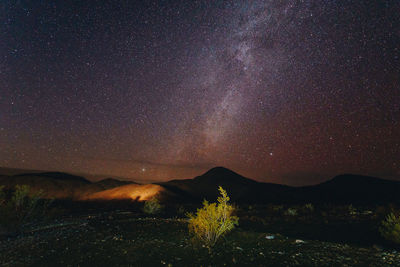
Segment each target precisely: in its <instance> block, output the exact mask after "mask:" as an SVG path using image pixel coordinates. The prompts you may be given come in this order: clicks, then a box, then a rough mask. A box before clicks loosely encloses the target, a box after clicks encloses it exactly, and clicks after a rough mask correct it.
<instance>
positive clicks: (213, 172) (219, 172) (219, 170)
mask: <svg viewBox="0 0 400 267" xmlns="http://www.w3.org/2000/svg"><path fill="white" fill-rule="evenodd" d="M202 176H241V175H239V174H237V173H236V172H234V171H231V170H229V169H227V168H225V167H214V168H212V169H210V170H208V171H207V172H206V173H204V174H203V175H202Z"/></svg>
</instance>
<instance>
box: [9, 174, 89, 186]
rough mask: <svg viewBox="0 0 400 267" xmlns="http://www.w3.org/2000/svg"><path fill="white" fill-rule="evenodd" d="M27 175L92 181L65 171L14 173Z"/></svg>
mask: <svg viewBox="0 0 400 267" xmlns="http://www.w3.org/2000/svg"><path fill="white" fill-rule="evenodd" d="M26 176H40V177H49V178H52V179H55V180H61V181H76V182H81V183H85V184H90V183H91V182H90V181H88V180H86V178H84V177H81V176H77V175H72V174H69V173H65V172H42V173H23V174H17V175H14V177H26Z"/></svg>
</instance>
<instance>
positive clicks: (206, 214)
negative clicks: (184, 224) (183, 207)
mask: <svg viewBox="0 0 400 267" xmlns="http://www.w3.org/2000/svg"><path fill="white" fill-rule="evenodd" d="M218 190H219V192H220V194H221V196H220V197H218V204H217V203H211V204H210V203H208V201H207V200H204V202H203V207H202V208H201V209H198V210H197V212H196V214H192V213H188V214H187V215H188V217H189V231H190V232H191V233H192V234H194V236H195V238H197V239H199V240H200V241H202V242H204V244H205V245H206V246H208V247H209V248H210V247H212V246H214V245H215V243H216V242H217V241H218V239H219V238H220V237H221V236H223V235H225V234H226V233H228V232H230V231H231V230H232V229H233V228H234V227H235V225H238V221H239V218H238V217H236V216H233V215H232V213H233V211H234V207H233V206H232V205H230V204H228V201H229V197H228V194H227V193H226V191H225V190H224V189H223V188H222V187H221V186H220V187H219V188H218Z"/></svg>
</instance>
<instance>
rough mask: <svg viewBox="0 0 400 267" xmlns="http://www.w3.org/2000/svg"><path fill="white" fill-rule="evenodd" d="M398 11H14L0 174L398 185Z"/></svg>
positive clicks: (149, 5)
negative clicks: (350, 180)
mask: <svg viewBox="0 0 400 267" xmlns="http://www.w3.org/2000/svg"><path fill="white" fill-rule="evenodd" d="M143 2H145V3H143ZM399 13H400V3H399V2H398V1H368V3H364V2H363V1H362V2H358V1H355V2H354V1H333V0H332V1H328V0H326V1H312V0H309V1H307V0H305V1H237V0H235V1H233V0H232V1H110V2H109V3H105V2H104V1H87V2H86V1H43V2H40V3H39V2H36V1H3V2H2V3H1V4H0V35H1V37H0V147H1V150H0V166H2V167H13V168H22V169H24V168H27V169H39V170H58V171H67V172H74V173H89V174H93V175H94V174H101V175H107V176H117V177H125V178H130V179H134V180H138V181H150V182H152V181H160V180H168V179H172V178H190V177H193V176H195V175H199V174H201V173H202V172H203V171H206V170H207V169H209V168H211V167H214V166H224V167H227V168H230V169H232V170H234V171H237V172H239V173H240V174H243V175H245V176H247V177H251V178H255V179H257V180H260V181H269V182H276V183H285V184H292V185H303V184H310V183H317V182H321V181H323V180H326V179H329V178H331V177H332V176H334V175H337V174H340V173H355V174H366V175H375V176H379V177H383V178H390V179H398V180H400V124H399V119H400V75H399V73H400V62H399V61H400V45H399V44H400V19H399V16H398V14H399Z"/></svg>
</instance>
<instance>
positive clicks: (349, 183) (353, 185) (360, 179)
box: [298, 174, 400, 203]
mask: <svg viewBox="0 0 400 267" xmlns="http://www.w3.org/2000/svg"><path fill="white" fill-rule="evenodd" d="M298 191H299V195H300V196H302V197H303V198H306V199H307V198H308V199H311V200H315V201H318V200H319V201H324V202H329V201H334V202H352V203H368V202H369V203H381V202H399V201H400V182H399V181H390V180H384V179H380V178H376V177H370V176H362V175H354V174H343V175H339V176H336V177H334V178H333V179H331V180H329V181H326V182H324V183H321V184H318V185H314V186H305V187H302V188H299V189H298Z"/></svg>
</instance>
